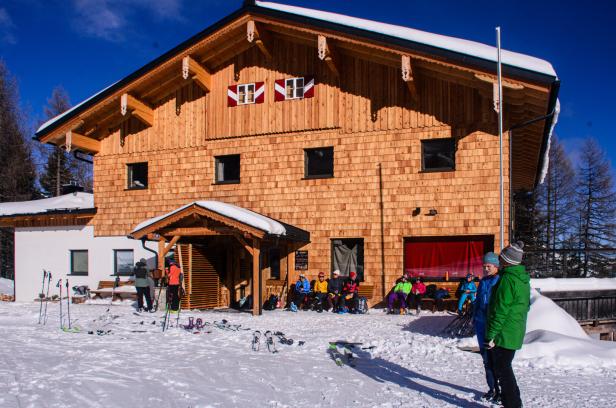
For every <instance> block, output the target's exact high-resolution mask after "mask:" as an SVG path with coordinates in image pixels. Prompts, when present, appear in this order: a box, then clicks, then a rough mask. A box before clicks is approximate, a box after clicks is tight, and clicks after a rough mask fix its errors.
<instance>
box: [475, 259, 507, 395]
mask: <svg viewBox="0 0 616 408" xmlns="http://www.w3.org/2000/svg"><path fill="white" fill-rule="evenodd" d="M498 266H499V262H498V256H497V255H496V254H495V253H494V252H488V253H486V254H485V255H484V256H483V272H484V274H485V275H484V277H483V278H482V279H481V282H479V288H478V289H477V299H476V300H475V305H474V311H473V324H474V326H475V333H477V342H478V343H479V352H480V353H481V358H482V359H483V367H484V368H485V371H486V382H487V383H488V388H489V389H488V392H486V393H485V394H484V395H483V398H484V399H486V400H492V401H493V402H495V403H498V402H499V401H500V387H499V386H498V383H497V382H496V380H495V378H494V370H493V367H492V359H491V358H490V353H488V350H486V348H485V346H484V344H483V343H484V342H485V334H486V321H487V315H488V304H489V303H490V295H491V293H492V288H493V287H494V285H496V282H498V279H499V276H498Z"/></svg>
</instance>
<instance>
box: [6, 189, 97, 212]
mask: <svg viewBox="0 0 616 408" xmlns="http://www.w3.org/2000/svg"><path fill="white" fill-rule="evenodd" d="M88 209H92V210H93V209H94V195H93V194H90V193H84V192H75V193H70V194H65V195H61V196H58V197H51V198H43V199H40V200H30V201H14V202H4V203H0V217H8V216H17V215H28V214H46V213H49V212H51V211H61V210H67V211H68V210H88Z"/></svg>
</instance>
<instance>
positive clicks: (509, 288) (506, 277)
mask: <svg viewBox="0 0 616 408" xmlns="http://www.w3.org/2000/svg"><path fill="white" fill-rule="evenodd" d="M529 307H530V277H529V276H528V273H526V268H525V267H524V265H513V266H508V267H506V268H505V269H503V270H502V271H501V273H500V279H499V281H498V283H497V284H496V285H495V286H494V288H493V289H492V296H491V297H490V305H489V306H488V325H487V328H486V341H490V340H494V343H495V344H496V345H497V346H499V347H502V348H505V349H508V350H519V349H521V348H522V342H523V341H524V334H525V333H526V317H527V315H528V309H529Z"/></svg>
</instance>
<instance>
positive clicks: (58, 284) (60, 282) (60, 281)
mask: <svg viewBox="0 0 616 408" xmlns="http://www.w3.org/2000/svg"><path fill="white" fill-rule="evenodd" d="M56 287H57V288H60V329H62V328H63V325H62V323H63V319H62V278H60V279H58V283H57V284H56Z"/></svg>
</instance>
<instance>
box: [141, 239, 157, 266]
mask: <svg viewBox="0 0 616 408" xmlns="http://www.w3.org/2000/svg"><path fill="white" fill-rule="evenodd" d="M141 246H142V247H143V249H145V250H146V251H148V252H151V253H153V254H154V269H158V252H156V251H155V250H153V249H150V248H148V247H147V246H145V238H142V239H141Z"/></svg>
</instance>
